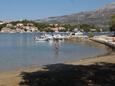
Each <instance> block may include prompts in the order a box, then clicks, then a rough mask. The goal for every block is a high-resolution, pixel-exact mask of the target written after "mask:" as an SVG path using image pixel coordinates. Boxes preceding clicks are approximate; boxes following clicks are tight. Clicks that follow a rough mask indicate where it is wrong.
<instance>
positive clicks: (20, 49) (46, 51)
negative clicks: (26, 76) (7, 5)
mask: <svg viewBox="0 0 115 86" xmlns="http://www.w3.org/2000/svg"><path fill="white" fill-rule="evenodd" d="M35 35H37V33H23V34H19V33H14V34H5V33H4V34H3V33H0V70H7V69H15V68H22V67H29V66H32V65H39V66H41V65H46V64H54V63H61V62H65V61H72V60H78V59H82V58H86V57H91V56H97V55H101V54H104V53H106V52H107V50H106V49H105V48H102V47H95V46H91V45H90V44H87V43H80V42H78V43H77V42H66V41H59V42H54V41H49V42H37V41H35V40H34V36H35Z"/></svg>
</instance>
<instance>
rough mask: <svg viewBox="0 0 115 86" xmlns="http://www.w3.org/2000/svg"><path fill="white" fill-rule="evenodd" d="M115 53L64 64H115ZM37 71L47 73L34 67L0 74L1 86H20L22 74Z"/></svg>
mask: <svg viewBox="0 0 115 86" xmlns="http://www.w3.org/2000/svg"><path fill="white" fill-rule="evenodd" d="M114 57H115V52H114V51H112V50H111V48H110V50H109V52H108V53H106V54H105V55H101V56H96V57H89V58H85V59H81V60H77V61H70V62H64V64H71V65H90V64H94V63H97V62H106V63H115V58H114ZM35 71H46V70H44V66H43V67H38V66H32V67H29V68H23V69H17V70H12V71H5V72H0V76H1V77H0V86H19V83H20V81H22V76H21V73H22V72H35Z"/></svg>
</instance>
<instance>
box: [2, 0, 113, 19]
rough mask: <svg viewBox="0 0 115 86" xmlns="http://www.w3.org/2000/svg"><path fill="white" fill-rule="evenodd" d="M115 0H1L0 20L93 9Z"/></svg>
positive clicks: (37, 17) (40, 17)
mask: <svg viewBox="0 0 115 86" xmlns="http://www.w3.org/2000/svg"><path fill="white" fill-rule="evenodd" d="M111 2H115V0H0V20H23V19H30V20H36V19H42V18H47V17H52V16H60V15H68V14H72V13H78V12H81V11H91V10H94V9H97V8H100V7H103V6H104V5H106V4H109V3H111Z"/></svg>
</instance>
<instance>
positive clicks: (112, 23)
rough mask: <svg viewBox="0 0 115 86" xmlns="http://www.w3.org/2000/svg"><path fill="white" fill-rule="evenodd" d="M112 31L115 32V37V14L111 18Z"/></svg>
mask: <svg viewBox="0 0 115 86" xmlns="http://www.w3.org/2000/svg"><path fill="white" fill-rule="evenodd" d="M110 31H114V36H115V14H114V15H112V16H111V20H110Z"/></svg>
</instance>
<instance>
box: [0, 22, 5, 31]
mask: <svg viewBox="0 0 115 86" xmlns="http://www.w3.org/2000/svg"><path fill="white" fill-rule="evenodd" d="M4 27H6V23H5V24H1V25H0V31H1V29H2V28H4Z"/></svg>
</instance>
